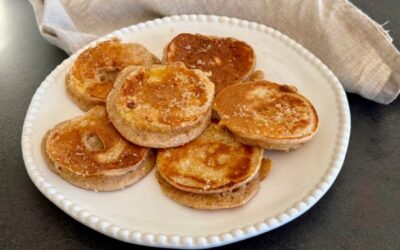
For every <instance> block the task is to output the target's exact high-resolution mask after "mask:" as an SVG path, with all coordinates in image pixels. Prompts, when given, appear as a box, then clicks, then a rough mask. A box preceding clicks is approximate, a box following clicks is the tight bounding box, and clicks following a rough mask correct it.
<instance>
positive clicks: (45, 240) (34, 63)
mask: <svg viewBox="0 0 400 250" xmlns="http://www.w3.org/2000/svg"><path fill="white" fill-rule="evenodd" d="M353 2H354V3H355V4H356V5H357V6H359V7H360V8H361V9H362V10H363V11H365V12H366V13H367V14H369V15H370V16H371V17H372V18H374V19H375V20H377V21H378V22H379V23H384V22H385V21H389V23H388V24H387V25H385V28H386V29H389V30H391V32H390V34H391V35H392V37H393V38H394V41H395V42H394V44H395V45H396V46H397V47H398V48H399V47H400V1H399V0H380V1H368V0H354V1H353ZM66 57H67V55H66V54H65V53H64V52H62V51H61V50H60V49H58V48H56V47H54V46H52V45H51V44H49V43H47V42H46V41H45V40H44V39H43V38H42V37H41V36H40V34H39V32H38V29H37V27H36V23H35V19H34V16H33V12H32V9H31V6H30V4H29V3H28V2H27V1H16V0H2V1H0V84H1V88H0V109H1V113H0V124H1V130H0V152H1V170H0V249H27V248H34V249H78V248H79V249H92V248H96V249H108V248H117V249H118V248H119V249H120V248H131V247H138V246H134V245H129V244H126V243H122V242H119V241H116V240H113V239H111V238H108V237H106V236H103V235H102V234H100V233H97V232H95V231H93V230H91V229H89V228H87V227H86V226H84V225H82V224H80V223H79V222H77V221H75V220H74V219H72V218H70V217H69V216H68V215H66V214H65V213H64V212H62V211H61V210H60V209H58V208H57V207H56V206H55V205H53V204H52V203H51V202H50V201H48V200H47V199H46V198H45V197H44V196H43V195H42V194H41V193H40V192H39V191H38V190H37V189H36V187H35V186H34V185H33V183H32V182H31V181H30V179H29V177H28V175H27V173H26V171H25V167H24V163H23V160H22V155H21V147H20V138H21V130H22V123H23V120H24V117H25V113H26V110H27V108H28V105H29V102H30V99H31V97H32V95H33V93H34V92H35V90H36V88H37V87H38V86H39V84H40V83H41V82H42V81H43V79H44V78H45V77H46V76H47V75H48V74H49V73H50V72H51V71H52V70H53V69H54V68H55V67H56V66H57V65H58V64H59V63H61V62H62V60H64V59H65V58H66ZM348 98H349V102H350V108H351V114H352V132H351V139H350V145H349V149H348V154H347V157H346V160H345V163H344V166H343V170H342V172H341V173H340V175H339V177H338V178H337V180H336V182H335V183H334V185H333V187H332V188H331V189H330V190H329V191H328V193H327V194H326V195H325V196H324V197H323V198H322V199H321V200H320V202H318V203H317V204H316V205H315V206H314V207H313V208H312V209H311V210H309V211H308V212H307V213H306V214H304V215H303V216H301V217H300V218H298V219H296V220H294V221H293V222H291V223H289V224H287V225H285V226H283V227H281V228H279V229H276V230H274V231H272V232H269V233H266V234H263V235H260V236H257V237H255V238H252V239H248V240H245V241H242V242H239V243H236V244H233V245H229V246H226V247H223V248H224V249H231V248H237V249H265V248H269V249H342V248H344V249H400V171H399V170H400V168H399V167H400V100H399V99H398V100H396V101H395V102H394V103H392V104H390V105H389V106H383V105H379V104H376V103H373V102H371V101H368V100H365V99H362V98H361V97H359V96H356V95H352V94H349V95H348Z"/></svg>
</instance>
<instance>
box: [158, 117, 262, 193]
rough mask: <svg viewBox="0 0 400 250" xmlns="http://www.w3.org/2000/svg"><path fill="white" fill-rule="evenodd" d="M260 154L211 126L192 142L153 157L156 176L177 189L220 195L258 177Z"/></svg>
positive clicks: (251, 147) (218, 128)
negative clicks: (155, 161) (157, 173)
mask: <svg viewBox="0 0 400 250" xmlns="http://www.w3.org/2000/svg"><path fill="white" fill-rule="evenodd" d="M262 154H263V150H262V148H260V147H253V146H246V145H243V144H241V143H239V142H237V141H236V140H235V138H234V137H233V136H232V135H231V133H230V132H229V131H228V130H227V129H225V128H223V127H220V126H218V125H216V124H211V125H210V126H209V127H208V128H207V129H206V130H205V131H204V132H203V134H202V135H201V136H200V137H198V138H196V139H195V140H193V141H192V142H190V143H188V144H185V145H183V146H180V147H176V148H169V149H162V150H159V151H158V154H157V163H156V165H157V168H158V171H159V173H160V175H161V176H162V177H163V178H164V179H165V180H166V181H167V182H168V183H169V184H171V185H172V186H174V187H176V188H177V189H180V190H183V191H188V192H193V193H220V192H224V191H229V190H233V189H235V188H237V187H239V186H241V185H244V184H246V183H247V182H249V181H250V180H252V179H253V178H254V176H255V175H256V174H257V173H258V170H259V168H260V165H261V160H262Z"/></svg>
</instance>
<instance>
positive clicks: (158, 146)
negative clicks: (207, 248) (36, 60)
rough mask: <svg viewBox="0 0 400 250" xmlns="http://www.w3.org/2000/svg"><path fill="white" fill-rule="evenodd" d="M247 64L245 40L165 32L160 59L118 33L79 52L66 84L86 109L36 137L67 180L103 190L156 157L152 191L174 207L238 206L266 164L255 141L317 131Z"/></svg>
mask: <svg viewBox="0 0 400 250" xmlns="http://www.w3.org/2000/svg"><path fill="white" fill-rule="evenodd" d="M255 63H256V57H255V53H254V51H253V49H252V48H251V46H249V45H248V44H246V43H245V42H242V41H239V40H236V39H234V38H219V37H211V36H203V35H198V34H180V35H178V36H176V37H175V38H173V39H172V40H171V42H170V43H168V44H167V45H166V46H165V49H164V55H163V60H162V63H161V61H160V60H159V59H158V58H157V57H156V56H154V55H153V54H152V53H150V52H149V51H148V50H147V49H146V48H145V47H143V46H142V45H140V44H134V43H121V42H120V41H119V40H118V39H112V40H109V41H106V42H103V43H100V44H98V45H97V46H95V47H93V48H89V49H87V50H85V51H84V52H82V53H81V54H80V55H79V56H78V58H77V60H76V61H75V63H74V65H73V66H72V68H71V70H70V71H69V73H68V74H67V77H66V86H67V92H68V93H69V94H70V96H71V97H72V100H73V101H75V103H77V104H78V106H79V107H81V109H83V110H84V111H88V110H89V111H88V112H87V113H86V114H85V115H83V116H81V117H77V118H74V119H72V120H69V121H66V122H63V123H61V124H59V125H57V126H56V127H55V128H53V129H51V130H50V131H49V132H48V134H47V135H46V136H45V137H44V140H43V149H44V153H45V156H46V158H47V159H48V160H49V163H50V164H49V167H50V169H51V170H52V171H54V172H55V173H57V174H59V175H60V176H61V177H63V178H64V179H65V180H67V181H69V182H70V183H72V184H74V185H76V186H80V187H83V188H86V189H91V190H99V191H111V190H117V189H121V188H124V187H126V186H128V185H131V184H133V183H135V182H137V181H138V180H140V179H141V178H142V177H144V176H145V175H147V173H149V172H150V170H151V169H152V168H153V166H154V165H156V166H157V172H156V174H155V175H156V177H157V180H158V182H159V183H160V186H161V190H162V192H163V193H164V194H165V195H166V196H167V197H169V198H170V199H172V200H174V201H176V202H178V203H180V204H182V205H185V206H188V207H192V208H198V209H220V208H230V207H237V206H240V205H243V204H245V203H246V202H248V201H249V200H250V199H251V198H252V197H253V196H254V195H255V194H256V192H257V190H258V189H259V187H260V181H261V180H262V179H264V178H265V176H266V175H267V174H268V172H269V170H270V168H271V162H270V161H269V160H263V149H273V150H283V151H288V150H291V149H296V148H298V147H300V146H301V145H303V144H304V143H305V142H307V141H309V140H310V139H311V138H312V137H313V136H314V135H315V134H316V132H317V130H318V116H317V113H316V111H315V109H314V107H313V106H312V104H311V102H310V101H309V100H307V98H305V97H304V96H302V95H300V94H299V93H298V91H297V89H296V88H295V87H293V86H287V85H280V84H277V83H272V82H268V81H266V80H263V79H262V78H263V73H262V72H261V71H255V72H254V67H255ZM212 117H213V118H212ZM214 118H215V119H216V120H213V121H211V120H212V119H214ZM153 149H154V150H157V155H156V160H154V154H153ZM154 162H155V163H154Z"/></svg>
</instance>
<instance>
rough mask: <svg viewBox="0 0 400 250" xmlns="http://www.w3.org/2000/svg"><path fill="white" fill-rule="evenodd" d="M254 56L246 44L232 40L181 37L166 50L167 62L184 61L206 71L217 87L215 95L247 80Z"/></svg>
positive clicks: (251, 69) (190, 35)
mask: <svg viewBox="0 0 400 250" xmlns="http://www.w3.org/2000/svg"><path fill="white" fill-rule="evenodd" d="M255 61H256V58H255V53H254V51H253V49H252V48H251V47H250V46H249V45H248V44H246V43H245V42H242V41H239V40H236V39H234V38H231V37H213V36H203V35H199V34H187V33H183V34H179V35H178V36H176V37H175V38H173V39H172V41H171V42H170V43H169V44H168V45H167V46H166V47H165V50H164V57H163V62H164V63H173V62H183V63H184V64H185V65H186V66H187V67H189V68H192V69H200V70H202V71H203V72H205V73H206V74H207V75H208V76H209V78H210V79H211V81H212V82H213V83H214V84H215V92H216V93H217V94H218V93H219V92H220V91H221V90H222V89H224V88H225V87H227V86H229V85H230V84H232V83H234V82H239V81H243V80H245V79H246V78H247V77H249V75H250V74H251V73H252V71H253V69H254V65H255Z"/></svg>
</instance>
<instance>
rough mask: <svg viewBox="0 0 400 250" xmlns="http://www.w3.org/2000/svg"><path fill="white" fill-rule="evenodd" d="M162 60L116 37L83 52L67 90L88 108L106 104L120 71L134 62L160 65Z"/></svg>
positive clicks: (68, 75)
mask: <svg viewBox="0 0 400 250" xmlns="http://www.w3.org/2000/svg"><path fill="white" fill-rule="evenodd" d="M158 63H160V60H159V59H158V58H157V57H156V56H155V55H153V54H152V53H150V52H149V51H148V50H147V49H146V48H145V47H144V46H142V45H140V44H136V43H121V42H120V40H119V39H117V38H114V39H111V40H108V41H105V42H102V43H99V44H98V45H96V46H95V47H93V48H89V49H87V50H85V51H83V52H82V53H81V54H80V55H79V56H78V58H77V59H76V60H75V62H74V65H73V66H72V68H71V70H70V72H69V73H68V74H67V76H66V85H67V91H68V93H69V94H70V96H71V97H72V99H73V100H74V101H75V102H76V103H77V104H78V106H79V107H80V108H81V109H83V110H85V111H87V110H89V109H90V108H92V107H94V106H96V105H105V102H106V98H107V96H108V93H109V92H110V91H111V89H112V87H113V84H114V80H115V78H116V76H117V75H118V73H119V72H120V71H121V70H122V69H124V68H125V67H127V66H131V65H151V64H158Z"/></svg>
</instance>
